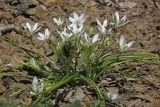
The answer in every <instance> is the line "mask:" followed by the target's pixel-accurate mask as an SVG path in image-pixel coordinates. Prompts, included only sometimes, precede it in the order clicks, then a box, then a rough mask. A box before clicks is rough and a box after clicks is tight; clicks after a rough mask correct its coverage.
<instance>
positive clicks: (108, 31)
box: [96, 19, 112, 34]
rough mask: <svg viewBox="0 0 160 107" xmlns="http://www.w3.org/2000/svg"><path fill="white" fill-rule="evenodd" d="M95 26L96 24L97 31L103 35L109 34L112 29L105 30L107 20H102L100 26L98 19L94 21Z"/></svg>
mask: <svg viewBox="0 0 160 107" xmlns="http://www.w3.org/2000/svg"><path fill="white" fill-rule="evenodd" d="M96 21H97V24H98V29H99V30H100V31H101V32H102V33H103V34H106V33H110V32H111V30H112V29H109V30H107V28H106V27H107V19H106V20H104V22H103V24H101V22H100V21H99V19H96Z"/></svg>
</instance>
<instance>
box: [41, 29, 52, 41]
mask: <svg viewBox="0 0 160 107" xmlns="http://www.w3.org/2000/svg"><path fill="white" fill-rule="evenodd" d="M38 35H39V37H38V39H39V40H47V39H49V37H50V35H51V33H50V31H49V29H48V28H46V29H45V33H44V34H43V33H38Z"/></svg>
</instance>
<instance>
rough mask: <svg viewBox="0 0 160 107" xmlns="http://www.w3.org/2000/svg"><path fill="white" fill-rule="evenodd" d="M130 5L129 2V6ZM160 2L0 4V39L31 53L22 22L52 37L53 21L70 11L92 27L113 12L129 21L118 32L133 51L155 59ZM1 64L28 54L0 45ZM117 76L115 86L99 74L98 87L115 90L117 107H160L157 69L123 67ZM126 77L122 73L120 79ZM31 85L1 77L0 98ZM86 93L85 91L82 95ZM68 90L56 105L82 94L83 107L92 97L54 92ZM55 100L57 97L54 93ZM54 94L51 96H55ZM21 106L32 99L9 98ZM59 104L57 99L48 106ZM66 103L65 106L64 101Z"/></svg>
mask: <svg viewBox="0 0 160 107" xmlns="http://www.w3.org/2000/svg"><path fill="white" fill-rule="evenodd" d="M129 1H130V2H129ZM158 1H159V0H0V33H1V34H2V35H1V36H5V37H8V38H10V39H12V40H15V41H17V42H18V43H20V44H23V46H24V47H26V48H28V49H32V46H31V45H30V44H29V41H28V40H27V37H26V35H27V34H26V32H25V31H24V30H23V28H22V26H21V25H22V23H25V22H39V23H40V24H41V25H42V26H43V27H48V28H49V29H50V30H51V31H52V32H53V33H54V32H55V29H54V28H55V27H54V24H53V20H52V18H53V17H58V16H60V17H62V18H67V17H68V16H69V15H71V14H72V12H74V11H76V12H79V13H82V12H83V13H85V14H86V15H88V16H89V17H88V20H87V22H86V25H90V26H95V23H96V21H95V19H96V18H100V19H105V18H107V19H108V20H109V21H111V14H112V13H114V12H115V11H116V10H117V11H118V12H120V15H127V18H128V21H130V23H128V24H127V25H126V26H125V28H124V29H123V31H124V34H125V35H126V36H127V37H128V40H134V41H136V43H135V44H134V47H135V48H137V49H144V50H146V51H148V52H150V53H153V54H155V55H160V10H159V8H158V7H157V6H158ZM12 24H14V26H13V27H12V28H11V29H7V30H6V29H5V30H1V28H4V26H9V25H12ZM35 41H36V42H37V43H38V44H39V45H38V46H37V48H38V49H39V50H41V51H42V52H44V51H45V50H44V47H45V44H43V43H40V42H39V41H38V40H36V39H35ZM0 55H1V56H0V65H3V64H8V63H18V62H19V61H26V60H27V58H28V56H27V55H26V54H25V53H24V52H23V51H21V50H19V49H17V48H15V47H13V46H11V45H9V44H7V43H5V42H4V41H2V40H1V41H0ZM4 70H5V71H12V72H15V73H22V72H23V73H26V74H27V72H26V71H24V70H23V71H22V70H14V69H9V68H4V69H3V70H1V71H4ZM122 70H123V71H124V72H125V73H122V75H117V74H114V73H113V74H111V75H112V76H113V77H114V79H115V82H116V84H115V83H113V84H112V83H109V82H106V81H105V80H107V81H109V80H110V77H109V76H108V74H107V75H106V76H103V77H102V79H101V81H100V84H101V85H103V86H104V87H105V88H106V90H118V92H119V93H120V94H121V97H122V99H121V105H122V106H125V107H159V105H160V79H159V78H160V68H159V67H158V66H156V65H148V64H146V63H141V64H138V63H132V64H127V65H125V67H123V69H122ZM124 74H125V75H124ZM30 85H31V79H28V78H22V77H21V78H20V77H17V78H15V77H12V78H11V77H3V78H1V79H0V94H1V95H6V94H7V93H8V92H12V91H13V90H18V89H20V88H21V87H27V86H30ZM87 90H88V91H87ZM61 91H64V92H65V91H68V93H67V95H68V94H69V95H68V96H69V97H68V96H67V95H66V96H65V98H64V99H63V101H59V102H58V104H59V106H60V107H66V104H68V103H70V102H73V99H74V98H75V95H74V94H73V93H72V91H73V92H74V93H76V92H77V93H81V94H84V96H83V98H82V100H81V103H82V106H84V107H85V106H86V105H85V104H86V102H87V101H91V100H93V99H95V98H96V97H94V94H93V93H92V90H89V89H88V88H87V87H85V86H81V87H78V86H77V87H71V88H68V89H67V88H66V89H65V88H64V89H62V90H60V91H59V93H62V92H61ZM55 96H58V94H57V95H55ZM55 96H54V97H55ZM12 97H13V98H14V99H17V100H18V101H20V102H22V103H30V102H31V96H30V95H29V94H28V93H23V94H21V95H19V96H14V95H13V96H12ZM55 101H58V100H56V98H55V99H54V101H53V102H55ZM66 102H67V103H66Z"/></svg>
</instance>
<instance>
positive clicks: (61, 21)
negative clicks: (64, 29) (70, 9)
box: [53, 18, 64, 27]
mask: <svg viewBox="0 0 160 107" xmlns="http://www.w3.org/2000/svg"><path fill="white" fill-rule="evenodd" d="M53 21H54V23H56V24H57V26H58V27H61V26H62V25H63V23H64V20H62V19H61V18H58V19H57V18H53Z"/></svg>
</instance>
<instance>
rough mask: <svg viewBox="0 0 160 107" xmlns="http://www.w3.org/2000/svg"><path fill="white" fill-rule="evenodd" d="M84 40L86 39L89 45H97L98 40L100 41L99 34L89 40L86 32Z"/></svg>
mask: <svg viewBox="0 0 160 107" xmlns="http://www.w3.org/2000/svg"><path fill="white" fill-rule="evenodd" d="M84 39H85V40H86V41H87V42H88V43H90V44H94V43H96V42H97V41H98V40H100V38H99V34H98V33H96V34H95V35H94V36H93V37H92V38H89V37H88V34H87V33H86V32H85V33H84Z"/></svg>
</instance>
